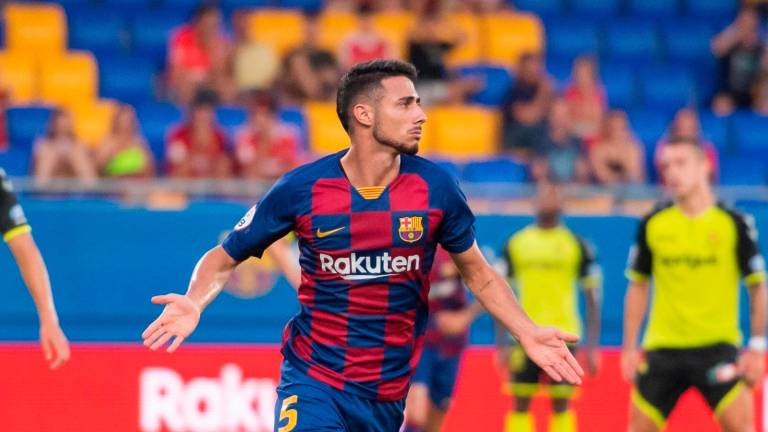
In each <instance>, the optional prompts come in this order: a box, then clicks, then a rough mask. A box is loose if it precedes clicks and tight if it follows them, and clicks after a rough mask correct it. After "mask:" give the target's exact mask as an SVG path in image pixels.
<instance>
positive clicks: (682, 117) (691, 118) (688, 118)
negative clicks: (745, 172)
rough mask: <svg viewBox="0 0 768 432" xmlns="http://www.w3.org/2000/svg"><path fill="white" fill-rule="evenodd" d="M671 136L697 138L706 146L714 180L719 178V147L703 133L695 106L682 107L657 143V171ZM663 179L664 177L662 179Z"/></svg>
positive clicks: (655, 155) (655, 160)
mask: <svg viewBox="0 0 768 432" xmlns="http://www.w3.org/2000/svg"><path fill="white" fill-rule="evenodd" d="M670 138H685V139H691V140H697V141H699V142H700V143H701V145H702V147H703V148H704V153H705V154H706V156H707V159H708V160H709V163H710V164H711V165H712V176H713V179H712V180H713V181H714V180H717V178H718V174H719V163H718V154H717V148H716V147H715V145H714V144H712V142H711V141H709V140H708V139H706V138H705V137H704V136H703V135H702V133H701V124H700V123H699V115H698V114H697V113H696V111H694V110H693V108H682V109H680V110H679V111H678V112H677V113H676V114H675V118H674V119H673V120H672V124H671V125H670V126H669V129H668V130H667V133H666V135H664V136H663V137H662V138H661V140H659V142H658V143H657V144H656V149H655V153H654V163H655V165H656V170H657V172H660V171H659V169H658V167H659V155H660V154H661V149H662V148H663V147H664V145H666V143H667V141H668V140H669V139H670ZM662 181H663V179H662Z"/></svg>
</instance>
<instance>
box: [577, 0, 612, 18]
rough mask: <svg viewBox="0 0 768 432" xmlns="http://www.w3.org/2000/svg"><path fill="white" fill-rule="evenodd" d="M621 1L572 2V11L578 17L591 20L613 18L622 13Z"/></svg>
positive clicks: (588, 0) (580, 0)
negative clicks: (581, 16)
mask: <svg viewBox="0 0 768 432" xmlns="http://www.w3.org/2000/svg"><path fill="white" fill-rule="evenodd" d="M621 6H622V2H621V0H572V1H571V9H572V11H573V12H574V13H576V14H577V15H583V16H587V17H590V18H594V17H612V16H616V15H619V13H621Z"/></svg>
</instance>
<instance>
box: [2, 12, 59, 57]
mask: <svg viewBox="0 0 768 432" xmlns="http://www.w3.org/2000/svg"><path fill="white" fill-rule="evenodd" d="M5 32H6V33H5V44H6V49H8V50H9V51H20V52H23V53H25V54H45V56H46V57H47V56H50V55H51V54H57V53H61V52H63V51H64V50H65V49H66V47H67V23H66V17H65V15H64V9H63V8H62V7H61V6H59V5H56V4H52V3H34V4H31V3H11V4H8V5H7V6H5Z"/></svg>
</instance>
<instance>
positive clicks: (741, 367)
mask: <svg viewBox="0 0 768 432" xmlns="http://www.w3.org/2000/svg"><path fill="white" fill-rule="evenodd" d="M738 372H739V374H740V375H741V376H743V377H744V382H746V383H747V385H748V386H750V387H756V386H759V385H760V381H761V379H762V378H763V375H765V353H762V352H759V351H754V350H747V351H745V352H744V353H743V354H742V355H741V357H739V363H738Z"/></svg>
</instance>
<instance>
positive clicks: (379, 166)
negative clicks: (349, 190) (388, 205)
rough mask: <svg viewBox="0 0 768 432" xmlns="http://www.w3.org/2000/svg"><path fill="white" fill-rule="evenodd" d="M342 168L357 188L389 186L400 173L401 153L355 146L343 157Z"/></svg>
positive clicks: (387, 149)
mask: <svg viewBox="0 0 768 432" xmlns="http://www.w3.org/2000/svg"><path fill="white" fill-rule="evenodd" d="M341 167H342V168H343V169H344V173H345V174H346V176H347V179H348V180H349V182H350V183H351V184H352V186H354V187H355V188H361V187H369V186H388V185H389V184H390V183H392V181H394V180H395V178H397V176H398V174H399V173H400V153H399V152H397V151H396V150H394V149H390V148H380V149H374V148H371V147H367V148H366V147H362V146H358V145H353V146H351V147H350V148H349V151H347V153H346V154H345V155H344V156H342V158H341Z"/></svg>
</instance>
